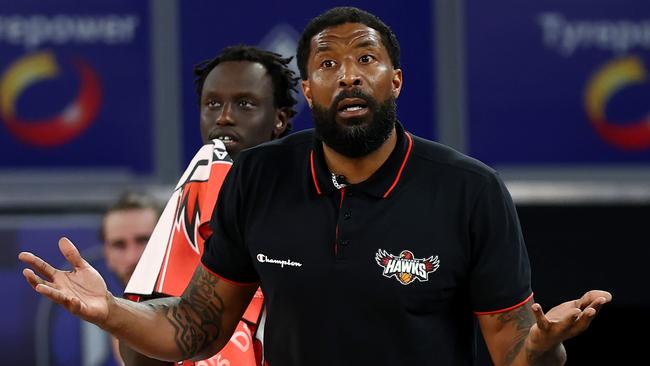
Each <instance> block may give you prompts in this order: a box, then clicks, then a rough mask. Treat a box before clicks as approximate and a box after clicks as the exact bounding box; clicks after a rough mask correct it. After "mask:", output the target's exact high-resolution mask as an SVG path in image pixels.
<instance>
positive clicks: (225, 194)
mask: <svg viewBox="0 0 650 366" xmlns="http://www.w3.org/2000/svg"><path fill="white" fill-rule="evenodd" d="M245 181H246V179H245V178H244V177H243V173H242V164H238V163H237V162H236V163H235V164H233V166H232V168H231V169H230V171H229V172H228V174H227V175H226V178H225V180H224V182H223V186H222V187H221V191H220V192H219V196H218V197H217V203H216V205H215V209H214V211H213V213H212V219H211V220H210V227H211V228H212V236H211V237H210V238H209V239H208V241H206V243H205V250H204V252H203V256H202V257H201V262H202V264H203V265H204V266H205V268H207V269H208V270H209V271H210V272H213V273H214V274H216V275H217V276H219V277H221V278H223V279H225V280H228V281H231V282H235V283H239V284H251V283H256V282H258V281H259V277H258V275H257V272H256V271H255V268H254V267H253V263H252V261H251V257H250V254H249V252H248V249H247V246H246V242H245V240H244V227H245V222H244V218H245V217H246V215H245V211H244V210H245V204H244V203H245V202H244V197H245V194H244V192H245V187H243V184H244V183H245Z"/></svg>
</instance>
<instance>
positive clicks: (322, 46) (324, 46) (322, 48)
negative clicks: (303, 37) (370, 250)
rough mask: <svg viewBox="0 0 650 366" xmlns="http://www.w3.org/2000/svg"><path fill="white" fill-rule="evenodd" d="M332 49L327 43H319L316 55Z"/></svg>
mask: <svg viewBox="0 0 650 366" xmlns="http://www.w3.org/2000/svg"><path fill="white" fill-rule="evenodd" d="M330 49H331V47H330V46H329V45H328V44H327V43H319V44H317V45H316V52H314V53H319V52H325V51H329V50H330Z"/></svg>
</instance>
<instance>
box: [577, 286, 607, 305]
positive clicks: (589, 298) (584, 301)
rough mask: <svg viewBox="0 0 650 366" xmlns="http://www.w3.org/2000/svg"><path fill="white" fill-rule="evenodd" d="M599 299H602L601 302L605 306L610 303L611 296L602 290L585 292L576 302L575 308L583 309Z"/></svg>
mask: <svg viewBox="0 0 650 366" xmlns="http://www.w3.org/2000/svg"><path fill="white" fill-rule="evenodd" d="M599 298H602V301H604V302H603V304H605V303H608V302H610V301H612V294H611V293H609V292H607V291H603V290H591V291H587V292H586V293H585V294H584V295H582V297H581V298H580V299H579V300H578V301H576V303H577V304H576V306H577V307H579V308H580V309H585V308H586V307H587V306H590V304H591V303H592V302H594V301H595V300H596V299H599ZM599 301H600V300H599ZM601 305H602V304H601Z"/></svg>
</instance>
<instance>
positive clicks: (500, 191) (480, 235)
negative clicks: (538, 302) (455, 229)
mask: <svg viewBox="0 0 650 366" xmlns="http://www.w3.org/2000/svg"><path fill="white" fill-rule="evenodd" d="M470 237H471V240H472V243H471V245H472V269H471V274H470V298H471V302H472V308H473V310H474V311H475V312H476V313H477V314H485V313H496V312H500V311H506V310H510V309H512V308H515V307H517V306H519V305H521V304H523V303H524V302H525V301H526V300H528V299H529V298H530V296H531V295H532V290H531V285H530V262H529V260H528V253H527V251H526V245H525V243H524V238H523V235H522V232H521V227H520V225H519V219H518V217H517V212H516V210H515V206H514V203H513V202H512V198H511V197H510V193H509V192H508V190H507V188H506V187H505V185H504V183H503V181H502V180H501V179H500V178H499V176H498V175H496V173H493V174H490V175H489V176H488V179H487V182H486V183H485V185H484V186H483V188H482V189H481V190H480V191H479V194H478V196H477V198H476V202H475V205H474V208H473V209H472V213H471V218H470Z"/></svg>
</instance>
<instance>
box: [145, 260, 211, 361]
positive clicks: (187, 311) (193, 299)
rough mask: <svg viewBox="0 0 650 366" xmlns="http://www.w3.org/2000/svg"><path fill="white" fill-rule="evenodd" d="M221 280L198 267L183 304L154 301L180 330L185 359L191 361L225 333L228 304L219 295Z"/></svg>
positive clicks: (182, 301) (178, 339) (177, 343)
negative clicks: (218, 287) (223, 328)
mask: <svg viewBox="0 0 650 366" xmlns="http://www.w3.org/2000/svg"><path fill="white" fill-rule="evenodd" d="M218 282H219V278H218V277H217V276H214V275H212V274H210V273H208V272H206V271H204V270H203V268H202V267H201V266H198V267H197V270H196V272H195V273H194V277H193V278H192V281H191V282H190V285H189V286H188V287H187V289H186V290H185V292H184V293H183V296H182V297H181V299H180V302H177V303H174V304H173V305H172V304H170V303H169V302H167V301H164V300H168V299H161V300H163V301H160V302H158V301H154V302H153V303H151V304H150V306H152V307H155V308H159V309H162V310H163V311H164V313H165V315H166V317H167V319H168V320H169V322H170V323H171V325H172V326H173V327H174V329H175V330H176V335H175V337H176V345H177V346H178V348H179V349H180V350H181V353H182V355H183V356H182V357H183V359H189V358H190V357H192V356H194V355H196V354H197V353H198V352H200V351H202V350H203V349H205V348H206V347H207V346H209V345H210V344H212V343H214V342H215V341H216V340H217V339H218V338H219V335H220V334H221V331H222V328H221V327H222V324H221V319H222V317H223V313H224V301H223V299H222V298H221V297H220V296H219V294H217V292H216V285H217V283H218Z"/></svg>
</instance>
